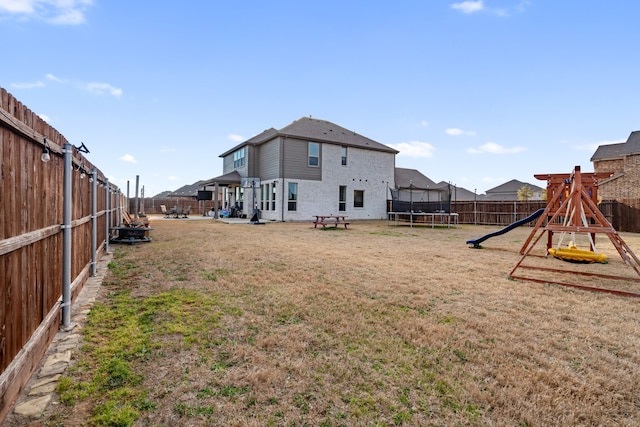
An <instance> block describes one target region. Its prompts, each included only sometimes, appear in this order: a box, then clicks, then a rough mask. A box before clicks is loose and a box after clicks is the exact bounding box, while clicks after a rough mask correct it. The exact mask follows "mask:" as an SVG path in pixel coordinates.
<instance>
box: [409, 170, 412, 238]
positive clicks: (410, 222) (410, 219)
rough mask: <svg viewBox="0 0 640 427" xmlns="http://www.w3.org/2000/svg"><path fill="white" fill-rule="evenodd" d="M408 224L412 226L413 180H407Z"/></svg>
mask: <svg viewBox="0 0 640 427" xmlns="http://www.w3.org/2000/svg"><path fill="white" fill-rule="evenodd" d="M409 226H410V227H413V180H409Z"/></svg>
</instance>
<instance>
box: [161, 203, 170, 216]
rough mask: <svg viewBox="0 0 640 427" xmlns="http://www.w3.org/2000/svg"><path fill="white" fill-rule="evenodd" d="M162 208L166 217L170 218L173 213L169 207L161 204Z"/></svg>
mask: <svg viewBox="0 0 640 427" xmlns="http://www.w3.org/2000/svg"><path fill="white" fill-rule="evenodd" d="M160 210H161V211H162V213H163V214H164V217H165V218H169V215H171V212H169V211H168V210H167V207H166V206H165V205H160Z"/></svg>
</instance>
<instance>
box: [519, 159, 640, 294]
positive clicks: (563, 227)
mask: <svg viewBox="0 0 640 427" xmlns="http://www.w3.org/2000/svg"><path fill="white" fill-rule="evenodd" d="M534 176H535V177H536V178H537V179H540V180H546V181H547V200H548V203H547V207H546V209H545V211H544V212H543V213H542V215H540V217H539V218H538V220H537V222H536V224H535V226H534V228H533V230H532V231H531V233H530V234H529V237H528V238H527V240H526V241H525V243H524V244H523V246H522V248H521V249H520V254H521V255H522V257H521V258H520V261H518V263H517V264H516V266H515V267H514V268H513V270H511V273H509V277H511V278H513V279H520V280H529V281H534V282H539V283H554V284H558V285H564V286H570V287H574V288H580V289H588V290H593V291H600V292H608V293H614V294H619V295H628V296H640V293H637V292H631V291H628V290H620V289H610V288H603V287H600V286H587V285H584V284H572V283H566V282H560V281H556V280H553V279H551V280H550V279H549V278H545V279H540V278H532V277H526V276H524V275H523V273H522V272H521V270H524V269H527V270H542V271H546V272H551V273H557V274H558V276H559V275H560V273H570V274H572V275H573V274H575V275H583V276H590V277H592V278H593V277H595V278H599V279H613V280H625V281H631V282H639V283H640V278H637V277H625V276H618V275H605V274H598V273H595V272H588V271H579V270H578V271H576V270H570V269H569V268H563V269H554V268H548V267H545V266H540V265H527V264H525V263H524V261H525V259H526V258H527V257H528V256H533V255H532V253H531V252H532V250H533V249H534V247H535V246H536V245H537V244H538V242H539V241H540V239H541V238H542V236H543V235H544V234H545V233H547V248H546V249H547V251H546V252H545V254H544V255H543V256H545V257H546V256H548V255H552V256H554V257H555V258H558V259H561V260H563V261H569V262H574V263H605V262H607V259H608V257H607V256H606V255H605V254H602V253H599V252H598V251H597V249H596V235H597V234H605V235H606V236H607V237H608V238H609V240H610V241H611V243H612V244H613V246H614V247H615V248H616V250H617V251H618V253H619V254H620V257H621V258H622V260H623V261H624V262H625V263H626V264H627V265H629V266H630V267H631V268H632V269H633V270H634V271H635V272H636V274H637V275H638V276H640V260H639V259H638V258H637V257H636V255H635V254H634V253H633V252H632V251H631V249H630V248H629V247H628V246H627V244H626V243H625V242H624V240H622V238H621V237H620V235H619V234H618V233H617V232H616V230H615V229H614V228H613V226H612V225H611V224H610V223H609V221H608V220H607V219H606V217H605V216H604V215H603V214H602V212H600V210H599V209H598V180H599V179H603V178H608V177H609V176H610V174H609V173H581V172H580V166H576V167H575V168H574V170H573V172H571V173H570V174H541V175H534ZM545 222H546V225H545ZM554 234H559V238H556V240H557V242H556V244H555V245H554V243H553V241H554ZM578 236H586V238H587V240H588V242H589V249H580V248H578V247H577V244H576V241H577V239H576V237H578ZM567 237H568V238H569V241H568V242H567V244H566V246H563V244H564V243H565V239H566V238H567ZM516 271H520V272H519V274H516Z"/></svg>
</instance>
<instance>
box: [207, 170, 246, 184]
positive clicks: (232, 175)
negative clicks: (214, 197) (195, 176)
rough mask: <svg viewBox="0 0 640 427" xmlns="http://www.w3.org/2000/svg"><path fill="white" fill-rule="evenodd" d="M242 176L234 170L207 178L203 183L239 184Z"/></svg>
mask: <svg viewBox="0 0 640 427" xmlns="http://www.w3.org/2000/svg"><path fill="white" fill-rule="evenodd" d="M241 180H242V177H241V176H240V174H239V173H238V171H236V170H234V171H231V172H229V173H226V174H224V175H220V176H217V177H215V178H211V179H208V180H206V181H203V182H204V185H215V184H219V185H229V184H240V181H241Z"/></svg>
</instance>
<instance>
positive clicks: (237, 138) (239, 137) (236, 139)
mask: <svg viewBox="0 0 640 427" xmlns="http://www.w3.org/2000/svg"><path fill="white" fill-rule="evenodd" d="M227 138H229V140H230V141H233V142H242V141H244V140H245V138H244V136H242V135H237V134H235V133H230V134H229V135H227Z"/></svg>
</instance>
